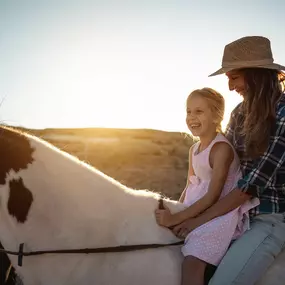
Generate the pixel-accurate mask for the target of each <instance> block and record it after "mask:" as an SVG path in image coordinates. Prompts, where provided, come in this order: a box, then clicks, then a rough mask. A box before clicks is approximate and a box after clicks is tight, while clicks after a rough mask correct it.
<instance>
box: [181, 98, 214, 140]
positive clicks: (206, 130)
mask: <svg viewBox="0 0 285 285" xmlns="http://www.w3.org/2000/svg"><path fill="white" fill-rule="evenodd" d="M186 124H187V126H188V128H189V130H190V132H191V133H192V134H193V136H197V137H201V136H207V135H209V134H213V133H214V132H216V127H217V124H216V123H215V120H214V116H213V112H212V110H211V108H210V106H209V104H208V102H207V100H206V99H204V98H203V97H202V96H200V95H194V96H192V97H189V98H188V100H187V117H186Z"/></svg>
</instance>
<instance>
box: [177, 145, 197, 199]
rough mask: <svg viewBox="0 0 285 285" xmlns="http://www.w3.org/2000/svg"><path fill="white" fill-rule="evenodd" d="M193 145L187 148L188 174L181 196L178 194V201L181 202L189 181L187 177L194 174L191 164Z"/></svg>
mask: <svg viewBox="0 0 285 285" xmlns="http://www.w3.org/2000/svg"><path fill="white" fill-rule="evenodd" d="M193 146H194V145H192V146H191V147H190V149H189V159H188V161H189V166H188V168H189V169H188V175H187V181H186V186H185V188H184V190H183V192H182V194H181V196H180V198H179V202H181V203H183V202H184V199H185V195H186V190H187V188H188V185H189V183H190V181H189V177H190V176H191V175H195V172H194V169H193V165H192V151H193Z"/></svg>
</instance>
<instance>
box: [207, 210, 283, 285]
mask: <svg viewBox="0 0 285 285" xmlns="http://www.w3.org/2000/svg"><path fill="white" fill-rule="evenodd" d="M284 243H285V223H284V217H283V216H282V215H281V214H268V215H259V216H257V217H255V218H254V221H253V222H252V224H251V229H250V230H249V231H247V232H246V233H245V234H244V235H243V236H242V237H240V238H239V239H238V240H237V241H236V242H234V243H233V245H232V246H231V247H230V249H229V250H228V252H227V253H226V255H225V257H224V258H223V260H222V262H221V263H220V265H219V266H218V268H217V270H216V272H215V274H214V276H213V278H212V279H211V281H210V283H209V284H210V285H233V284H235V285H253V284H254V283H255V282H256V281H258V280H259V278H260V277H261V276H262V275H263V274H264V272H266V270H267V269H268V268H269V266H270V265H271V263H272V262H273V261H274V259H275V257H276V256H277V255H278V254H279V253H280V251H281V250H282V248H283V247H284Z"/></svg>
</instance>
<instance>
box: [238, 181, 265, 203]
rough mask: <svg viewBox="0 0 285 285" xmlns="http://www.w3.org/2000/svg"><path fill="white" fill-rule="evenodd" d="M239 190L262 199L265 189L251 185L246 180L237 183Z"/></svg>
mask: <svg viewBox="0 0 285 285" xmlns="http://www.w3.org/2000/svg"><path fill="white" fill-rule="evenodd" d="M237 188H238V189H240V190H241V191H242V192H244V193H247V194H249V195H251V196H254V197H257V198H259V197H260V194H261V193H262V189H263V187H260V186H257V185H255V184H250V183H248V181H247V180H246V179H240V180H239V181H238V183H237Z"/></svg>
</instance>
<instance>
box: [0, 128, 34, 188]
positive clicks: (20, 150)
mask: <svg viewBox="0 0 285 285" xmlns="http://www.w3.org/2000/svg"><path fill="white" fill-rule="evenodd" d="M33 151H34V150H33V148H32V147H31V145H30V142H29V139H28V138H27V137H26V136H25V135H24V134H23V133H21V132H19V131H16V130H13V129H10V128H6V127H3V126H2V127H1V126H0V185H1V184H5V180H6V176H7V173H8V172H9V171H10V170H11V169H13V170H14V171H15V172H18V171H19V170H21V169H25V168H27V167H28V165H29V164H30V163H32V162H33V158H32V153H33Z"/></svg>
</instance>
